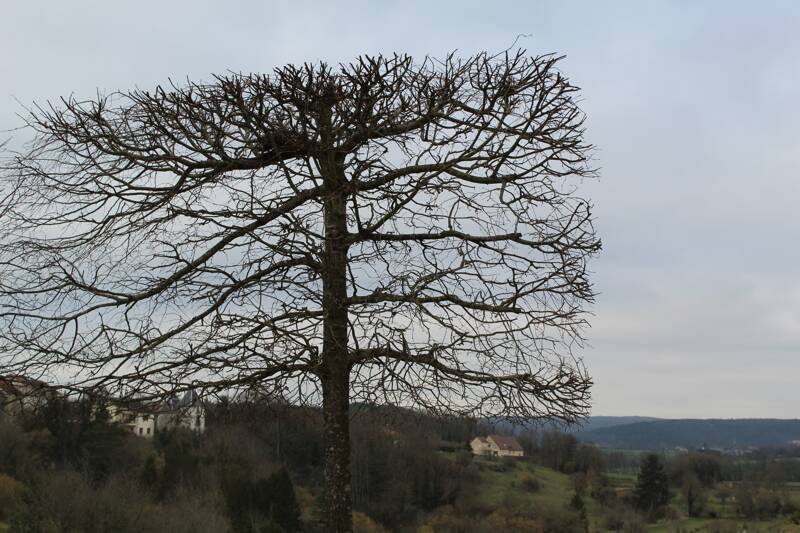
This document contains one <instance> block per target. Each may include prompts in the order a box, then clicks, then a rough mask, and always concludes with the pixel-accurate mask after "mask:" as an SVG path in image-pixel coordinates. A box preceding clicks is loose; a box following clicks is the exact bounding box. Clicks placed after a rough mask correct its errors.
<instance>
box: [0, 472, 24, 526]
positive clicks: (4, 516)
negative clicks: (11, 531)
mask: <svg viewBox="0 0 800 533" xmlns="http://www.w3.org/2000/svg"><path fill="white" fill-rule="evenodd" d="M24 490H25V486H24V485H23V484H22V483H20V482H19V481H17V480H16V479H14V478H13V477H11V476H7V475H5V474H0V521H2V522H5V521H7V520H8V519H9V517H10V516H11V513H12V512H13V511H14V507H15V506H16V504H17V502H18V501H19V499H20V498H21V497H22V493H23V491H24Z"/></svg>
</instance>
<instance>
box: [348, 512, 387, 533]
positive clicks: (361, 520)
mask: <svg viewBox="0 0 800 533" xmlns="http://www.w3.org/2000/svg"><path fill="white" fill-rule="evenodd" d="M353 533H389V530H388V529H386V528H384V527H383V526H382V525H380V524H379V523H377V522H376V521H375V520H373V519H372V518H370V517H369V516H367V515H365V514H364V513H359V512H358V511H356V512H354V513H353Z"/></svg>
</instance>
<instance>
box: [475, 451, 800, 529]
mask: <svg viewBox="0 0 800 533" xmlns="http://www.w3.org/2000/svg"><path fill="white" fill-rule="evenodd" d="M475 462H476V464H477V465H478V471H479V475H480V482H481V483H480V487H481V490H480V492H479V494H478V499H479V502H480V503H481V504H483V505H484V506H486V507H487V508H500V507H502V506H503V505H505V504H507V503H509V502H514V503H515V504H519V503H529V504H530V505H532V506H534V507H535V506H536V505H546V506H566V505H568V504H569V501H570V499H571V498H572V495H573V489H572V482H571V480H570V477H569V476H568V475H566V474H562V473H560V472H557V471H555V470H552V469H550V468H546V467H543V466H538V465H533V464H531V463H529V462H526V461H518V462H517V463H516V466H515V467H513V468H509V469H508V470H507V471H499V470H502V469H503V465H502V462H501V461H498V460H497V459H489V458H484V457H476V458H475ZM530 477H533V478H535V479H536V480H537V481H538V483H539V489H538V490H536V491H531V490H527V489H526V488H525V483H524V480H525V479H526V478H530ZM608 478H609V481H610V485H611V486H612V487H614V488H615V489H623V490H632V489H633V487H634V485H635V483H636V476H635V475H631V474H627V473H609V474H608ZM787 488H789V487H787ZM792 489H795V490H796V489H797V487H791V488H790V490H792ZM585 503H586V508H587V512H588V515H589V521H590V530H591V531H592V532H602V533H606V530H604V529H602V528H601V519H602V511H603V510H602V508H601V506H600V505H599V504H598V503H597V502H595V501H594V500H593V499H592V498H589V497H586V498H585ZM671 505H672V507H673V508H675V509H678V510H682V509H683V502H682V501H681V499H680V497H679V496H678V495H677V494H676V495H675V496H674V497H673V501H672V502H671ZM708 505H709V508H711V509H713V510H715V511H716V512H717V513H718V515H719V517H720V518H717V519H710V518H679V519H676V520H672V521H669V522H661V523H657V524H650V525H648V526H647V531H648V532H650V533H710V532H713V533H716V532H720V533H728V532H731V533H737V532H739V531H747V533H800V526H798V525H794V524H792V523H790V522H789V520H788V519H786V518H780V519H775V520H770V521H763V522H758V521H745V520H742V519H741V518H739V517H737V516H735V514H734V511H733V508H732V506H731V504H730V503H728V504H727V505H726V506H723V505H722V504H721V502H719V501H717V500H716V499H715V498H713V497H712V498H709V501H708Z"/></svg>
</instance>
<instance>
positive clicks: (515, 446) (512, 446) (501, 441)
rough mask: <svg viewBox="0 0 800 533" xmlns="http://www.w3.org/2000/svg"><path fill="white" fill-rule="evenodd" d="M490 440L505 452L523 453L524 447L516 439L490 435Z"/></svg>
mask: <svg viewBox="0 0 800 533" xmlns="http://www.w3.org/2000/svg"><path fill="white" fill-rule="evenodd" d="M489 438H490V439H491V440H492V442H494V443H495V445H496V446H497V447H498V448H499V449H501V450H504V451H511V452H521V451H523V450H522V446H520V444H519V442H517V439H515V438H514V437H505V436H503V435H489Z"/></svg>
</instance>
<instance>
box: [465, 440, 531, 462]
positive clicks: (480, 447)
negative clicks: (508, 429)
mask: <svg viewBox="0 0 800 533" xmlns="http://www.w3.org/2000/svg"><path fill="white" fill-rule="evenodd" d="M469 445H470V448H472V453H473V454H475V455H494V456H498V457H522V456H524V455H525V452H524V450H523V449H522V446H520V444H519V442H517V439H515V438H514V437H506V436H503V435H489V436H488V437H475V438H474V439H472V441H471V442H470V443H469Z"/></svg>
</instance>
